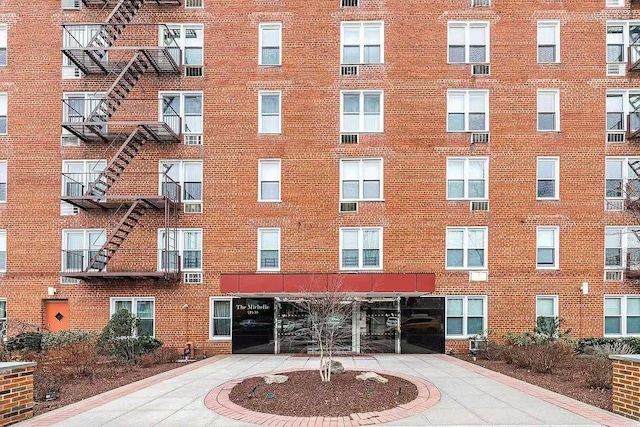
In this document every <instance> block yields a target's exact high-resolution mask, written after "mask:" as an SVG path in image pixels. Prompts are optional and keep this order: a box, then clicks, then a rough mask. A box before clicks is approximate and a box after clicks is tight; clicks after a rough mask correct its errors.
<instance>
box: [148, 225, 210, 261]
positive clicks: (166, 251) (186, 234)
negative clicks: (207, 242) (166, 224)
mask: <svg viewBox="0 0 640 427" xmlns="http://www.w3.org/2000/svg"><path fill="white" fill-rule="evenodd" d="M167 239H168V240H167ZM178 259H179V260H180V262H181V270H182V271H202V229H200V228H177V229H175V228H173V229H169V230H167V229H165V228H160V229H158V270H160V271H162V270H164V269H165V266H167V269H168V270H169V271H177V270H178Z"/></svg>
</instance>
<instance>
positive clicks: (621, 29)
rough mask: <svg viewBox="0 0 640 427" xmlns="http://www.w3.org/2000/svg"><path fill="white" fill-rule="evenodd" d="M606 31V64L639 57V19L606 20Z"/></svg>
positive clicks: (636, 59)
mask: <svg viewBox="0 0 640 427" xmlns="http://www.w3.org/2000/svg"><path fill="white" fill-rule="evenodd" d="M606 31H607V37H606V39H607V63H608V64H621V63H625V62H628V61H629V60H631V61H629V62H631V63H635V62H636V61H638V59H640V21H607V30H606ZM629 48H631V49H629ZM629 53H630V54H631V57H630V58H629Z"/></svg>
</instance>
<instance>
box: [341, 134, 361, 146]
mask: <svg viewBox="0 0 640 427" xmlns="http://www.w3.org/2000/svg"><path fill="white" fill-rule="evenodd" d="M340 143H341V144H357V143H358V134H357V133H343V134H342V135H340Z"/></svg>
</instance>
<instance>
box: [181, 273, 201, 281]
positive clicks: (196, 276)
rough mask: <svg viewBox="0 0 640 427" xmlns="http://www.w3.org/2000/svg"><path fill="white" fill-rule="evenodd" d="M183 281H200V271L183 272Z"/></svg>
mask: <svg viewBox="0 0 640 427" xmlns="http://www.w3.org/2000/svg"><path fill="white" fill-rule="evenodd" d="M182 281H183V282H184V283H202V273H184V278H183V279H182Z"/></svg>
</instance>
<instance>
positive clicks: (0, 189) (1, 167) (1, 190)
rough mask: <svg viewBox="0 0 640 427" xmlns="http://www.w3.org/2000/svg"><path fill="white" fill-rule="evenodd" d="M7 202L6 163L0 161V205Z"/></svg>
mask: <svg viewBox="0 0 640 427" xmlns="http://www.w3.org/2000/svg"><path fill="white" fill-rule="evenodd" d="M6 202H7V161H6V160H0V203H6Z"/></svg>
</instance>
